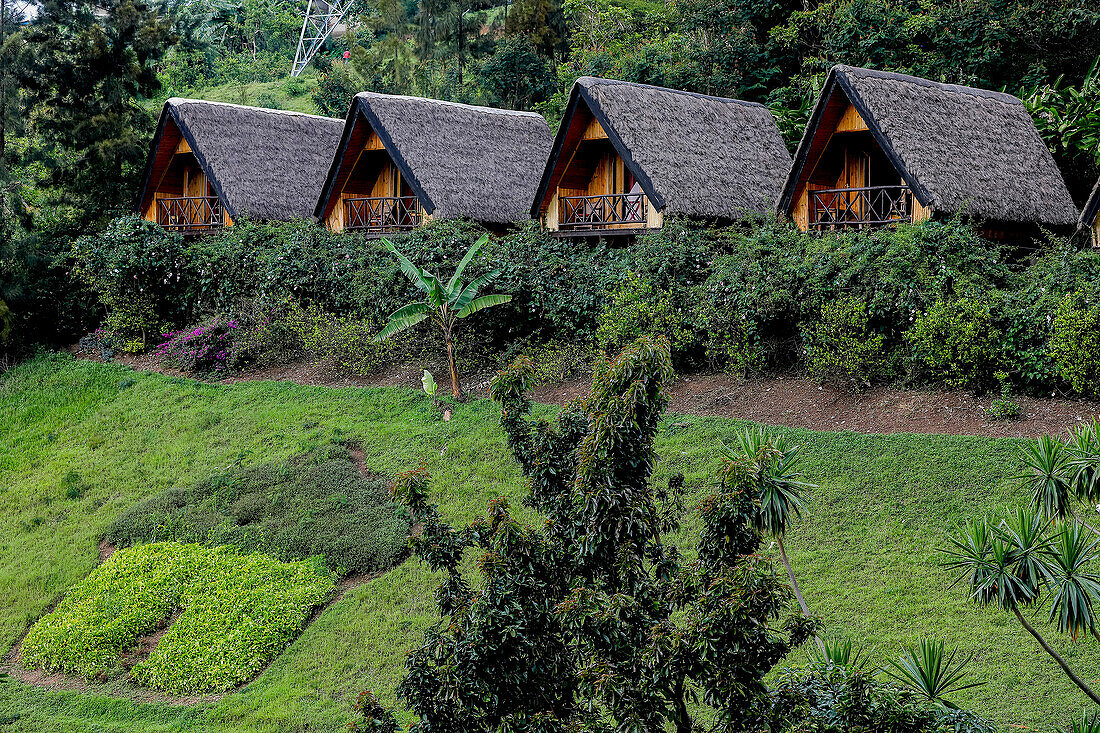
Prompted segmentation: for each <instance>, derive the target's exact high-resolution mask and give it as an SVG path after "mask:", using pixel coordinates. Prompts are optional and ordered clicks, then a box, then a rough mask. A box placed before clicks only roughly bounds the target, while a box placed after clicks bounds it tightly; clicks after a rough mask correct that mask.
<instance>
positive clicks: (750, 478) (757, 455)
mask: <svg viewBox="0 0 1100 733" xmlns="http://www.w3.org/2000/svg"><path fill="white" fill-rule="evenodd" d="M721 451H722V458H723V460H724V466H723V469H722V477H723V480H724V481H734V482H745V483H747V484H748V485H749V486H751V487H752V489H753V490H755V491H756V493H757V497H758V500H759V503H760V510H759V512H758V514H757V521H756V525H757V529H759V530H760V531H762V532H764V533H765V534H769V535H771V536H772V537H774V538H775V541H776V544H777V545H778V547H779V557H780V558H781V559H782V561H783V565H784V566H785V567H786V568H787V576H788V577H789V578H790V580H791V588H792V590H794V595H795V598H797V599H798V604H799V605H800V606H801V607H802V613H804V614H806V615H807V616H808V615H809V614H810V609H809V607H808V606H807V605H806V599H805V598H804V597H803V595H802V589H801V588H800V587H799V585H798V579H797V578H795V575H794V569H793V568H792V567H791V561H790V560H789V559H788V558H787V548H786V547H784V545H783V535H784V534H785V533H786V532H787V528H788V527H789V526H790V525H791V523H792V522H793V521H794V520H795V519H797V518H799V517H801V516H802V510H803V509H805V505H804V504H803V503H802V490H803V489H807V488H812V487H813V484H810V483H807V482H805V481H802V480H801V479H802V474H801V473H799V472H798V463H799V460H800V459H801V452H802V448H801V446H798V445H795V444H793V443H791V442H789V441H788V440H787V438H786V437H785V436H783V435H777V436H772V435H769V434H768V432H767V431H766V430H764V429H763V428H759V427H754V428H749V429H747V430H744V431H742V432H740V433H738V435H737V439H736V444H735V445H733V446H729V445H725V444H723V445H722V448H721Z"/></svg>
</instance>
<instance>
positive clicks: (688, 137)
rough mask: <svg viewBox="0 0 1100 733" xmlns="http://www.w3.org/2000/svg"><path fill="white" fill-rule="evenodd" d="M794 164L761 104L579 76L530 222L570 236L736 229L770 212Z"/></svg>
mask: <svg viewBox="0 0 1100 733" xmlns="http://www.w3.org/2000/svg"><path fill="white" fill-rule="evenodd" d="M790 163H791V157H790V154H789V153H788V152H787V149H786V147H785V146H784V144H783V138H782V136H781V135H780V133H779V127H778V126H777V125H776V122H775V118H774V117H773V116H772V114H771V112H770V111H768V109H767V108H766V107H764V106H762V105H760V104H756V103H753V102H743V101H740V100H736V99H725V98H721V97H709V96H705V95H702V94H694V93H691V92H682V91H677V90H674V89H665V88H663V87H654V86H648V85H645V84H633V83H629V82H622V81H612V80H609V79H598V78H595V77H588V76H586V77H581V78H580V79H578V80H577V82H576V84H574V85H573V90H572V92H571V93H570V96H569V104H568V106H567V108H566V112H565V117H564V119H563V120H562V123H561V126H560V127H559V128H558V134H557V138H556V139H555V141H554V148H553V151H552V152H551V154H550V158H549V160H548V161H547V163H546V169H545V170H544V171H543V175H542V180H541V181H540V183H539V187H538V193H537V194H536V196H535V200H534V205H533V206H532V209H531V216H532V217H533V218H541V220H542V221H543V222H544V224H545V225H546V227H547V228H548V229H550V230H551V231H557V232H560V233H561V234H562V235H568V236H590V235H598V236H606V235H614V234H620V235H621V234H635V233H638V232H641V231H645V230H647V229H658V228H660V227H661V226H662V224H663V222H664V218H665V217H666V216H674V215H675V216H684V217H689V218H696V219H704V220H710V221H716V222H723V223H726V222H733V221H737V220H740V219H743V218H745V217H749V216H758V215H761V214H770V213H771V207H772V204H773V202H774V201H775V197H776V196H777V195H778V194H779V191H780V188H781V186H782V184H783V177H784V176H785V175H786V173H787V169H788V168H789V167H790Z"/></svg>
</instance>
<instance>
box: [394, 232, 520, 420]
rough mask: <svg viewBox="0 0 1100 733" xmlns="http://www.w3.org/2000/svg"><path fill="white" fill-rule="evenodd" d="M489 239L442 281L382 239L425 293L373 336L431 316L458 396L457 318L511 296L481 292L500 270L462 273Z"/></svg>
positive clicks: (480, 241)
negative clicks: (472, 275)
mask: <svg viewBox="0 0 1100 733" xmlns="http://www.w3.org/2000/svg"><path fill="white" fill-rule="evenodd" d="M488 241H489V235H488V234H485V235H483V236H482V237H481V238H480V239H478V240H477V241H476V242H474V244H473V245H472V246H471V247H470V249H468V250H467V251H466V254H465V255H463V257H462V261H461V262H459V263H458V267H457V268H455V271H454V274H453V275H451V279H450V280H447V281H446V282H443V281H442V280H441V279H440V278H439V277H437V276H436V275H434V274H432V273H430V272H428V271H427V270H425V269H424V268H422V267H417V266H416V265H415V264H413V262H412V260H410V259H409V258H408V257H406V256H405V255H403V254H401V253H400V252H398V251H397V247H395V246H394V245H393V242H391V241H389V240H388V239H383V240H382V244H383V245H384V246H385V247H386V248H387V249H388V250H389V251H390V252H392V253H393V254H394V256H396V257H397V261H398V262H399V263H400V264H401V272H403V273H405V276H406V277H408V278H409V280H411V281H412V283H413V285H415V286H416V287H417V288H418V289H419V290H420V291H422V292H423V295H424V297H423V299H422V300H418V301H416V302H415V303H409V304H408V305H406V306H404V307H403V308H398V309H397V310H396V311H394V312H393V314H392V315H390V320H389V323H387V324H386V327H385V328H383V329H382V331H381V332H380V333H379V334H378V335H377V336H375V337H374V340H375V341H383V340H385V339H388V338H389V337H390V336H393V335H394V334H397V333H401V332H402V331H405V330H407V329H409V328H412V327H413V326H415V325H416V324H418V323H420V322H421V321H424V320H426V319H429V318H430V319H431V320H432V323H433V324H434V325H435V326H436V328H438V329H439V331H440V333H441V334H442V335H443V342H444V344H445V345H446V347H447V362H448V365H449V366H450V369H451V390H452V392H453V393H454V398H455V399H456V400H462V399H463V392H462V385H461V384H460V380H459V375H458V366H457V361H456V358H455V343H454V335H455V329H456V327H457V326H458V322H459V321H460V320H462V319H464V318H467V317H469V316H472V315H473V314H474V313H477V312H478V311H480V310H484V309H486V308H489V307H491V306H494V305H501V304H502V303H507V302H509V301H510V300H511V299H512V296H511V295H503V294H495V295H481V296H479V295H478V293H479V292H481V290H483V289H484V288H485V287H486V286H487V285H489V283H491V282H492V281H493V280H495V279H496V278H497V277H499V276H500V270H493V271H492V272H487V273H485V274H484V275H480V276H478V277H476V278H474V279H473V280H470V281H469V282H467V281H466V280H465V279H463V277H462V274H463V272H465V270H466V266H467V265H469V264H470V262H471V261H472V260H473V259H474V257H475V256H476V255H477V253H478V251H480V250H481V248H482V247H484V246H485V243H486V242H488Z"/></svg>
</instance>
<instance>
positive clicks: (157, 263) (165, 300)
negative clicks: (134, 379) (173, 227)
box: [72, 216, 192, 351]
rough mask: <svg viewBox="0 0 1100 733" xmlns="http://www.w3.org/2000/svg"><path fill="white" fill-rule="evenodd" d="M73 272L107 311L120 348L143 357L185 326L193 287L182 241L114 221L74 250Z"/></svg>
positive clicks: (127, 219)
mask: <svg viewBox="0 0 1100 733" xmlns="http://www.w3.org/2000/svg"><path fill="white" fill-rule="evenodd" d="M72 258H73V272H74V274H75V275H77V277H79V278H80V279H81V280H82V281H83V282H84V283H86V284H87V285H88V287H90V288H91V289H92V291H93V292H94V293H95V294H96V296H98V298H99V302H100V303H101V304H102V305H103V306H104V308H106V309H107V319H106V327H107V329H108V330H109V331H111V332H113V333H114V334H115V335H116V336H117V337H118V343H117V347H118V348H122V349H124V350H126V351H141V350H143V349H145V348H146V347H147V346H149V345H151V342H152V341H153V340H154V339H156V338H157V337H158V336H160V334H162V333H163V332H164V331H165V330H167V329H168V328H169V327H171V326H174V325H181V324H182V323H184V322H186V320H187V319H188V316H189V315H190V312H191V302H190V298H189V295H188V290H189V288H190V286H191V284H192V281H191V274H192V273H191V272H190V270H189V266H188V265H189V260H188V257H187V256H186V252H185V247H184V243H183V238H182V237H180V236H179V235H178V234H172V233H169V232H166V231H165V230H164V229H163V228H161V227H160V226H158V225H156V224H153V223H152V222H148V221H145V220H144V219H141V218H140V217H137V216H124V217H121V218H119V219H115V220H114V221H112V222H111V223H110V225H109V226H108V227H107V230H106V231H104V232H103V233H102V234H100V235H97V236H91V237H82V238H80V239H78V240H77V241H76V243H75V244H74V245H73V251H72Z"/></svg>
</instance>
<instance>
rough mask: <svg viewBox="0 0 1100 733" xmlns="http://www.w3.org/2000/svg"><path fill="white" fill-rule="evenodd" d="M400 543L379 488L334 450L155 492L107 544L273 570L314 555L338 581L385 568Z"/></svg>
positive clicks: (404, 525)
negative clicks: (269, 565)
mask: <svg viewBox="0 0 1100 733" xmlns="http://www.w3.org/2000/svg"><path fill="white" fill-rule="evenodd" d="M408 533H409V522H408V520H407V519H406V517H405V514H404V513H403V511H402V510H400V509H399V507H397V506H396V505H395V504H393V503H392V502H391V501H390V499H389V491H388V486H387V482H386V481H385V480H384V479H382V478H376V477H365V476H363V475H362V474H361V473H360V471H359V469H358V468H357V467H356V465H355V463H354V461H353V460H352V457H351V454H350V453H349V452H348V450H347V449H346V448H344V447H343V446H335V445H334V446H329V447H327V448H323V449H319V450H317V451H315V452H313V453H307V454H303V455H300V456H297V457H295V458H292V459H290V460H288V461H274V462H268V463H261V464H259V465H257V466H253V467H250V468H233V469H229V470H227V471H225V472H224V473H219V474H215V475H214V476H211V477H210V478H208V479H206V480H204V481H201V482H199V483H198V484H196V485H195V486H193V487H190V488H174V489H169V490H167V491H164V492H162V493H160V494H157V495H156V496H153V497H152V498H150V499H147V500H146V501H144V502H142V503H141V504H138V505H137V506H135V507H133V508H131V509H130V510H129V511H127V512H126V513H125V514H123V515H122V516H121V517H120V518H119V519H118V520H117V521H116V522H115V523H114V524H113V525H112V526H111V529H110V530H109V531H108V533H107V539H108V540H109V541H110V542H112V543H114V544H116V545H118V546H120V547H125V546H129V545H132V544H137V543H142V542H158V541H163V540H174V541H177V542H198V543H203V544H207V545H231V546H234V547H238V548H241V549H242V550H249V551H256V550H260V551H264V552H267V553H269V554H271V555H274V556H275V557H277V558H279V559H281V560H302V559H305V558H308V557H312V556H314V555H320V556H322V557H324V560H325V564H326V565H327V566H328V567H329V568H330V569H332V570H335V571H336V572H339V573H341V574H348V573H371V572H376V571H379V570H385V569H386V568H389V567H391V566H392V565H393V564H394V562H396V561H397V559H398V558H399V557H400V556H401V555H402V553H403V551H404V549H405V545H406V537H407V536H408Z"/></svg>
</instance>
